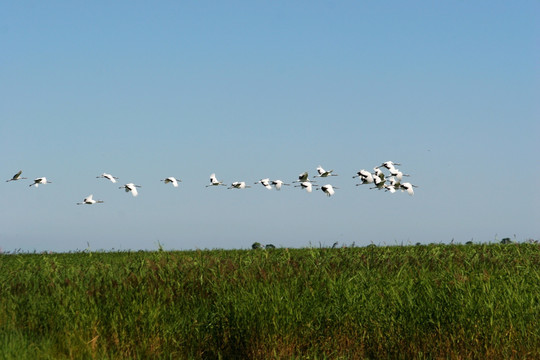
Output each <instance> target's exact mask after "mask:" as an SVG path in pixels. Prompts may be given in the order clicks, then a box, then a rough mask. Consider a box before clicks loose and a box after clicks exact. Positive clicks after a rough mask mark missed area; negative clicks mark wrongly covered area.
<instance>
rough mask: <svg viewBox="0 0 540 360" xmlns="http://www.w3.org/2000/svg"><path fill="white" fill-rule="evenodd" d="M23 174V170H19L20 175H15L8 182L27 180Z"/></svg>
mask: <svg viewBox="0 0 540 360" xmlns="http://www.w3.org/2000/svg"><path fill="white" fill-rule="evenodd" d="M21 174H22V170H19V172H18V173H16V174H15V175H13V177H12V178H11V179H9V180H6V182H10V181H17V180H23V179H26V178H25V177H21Z"/></svg>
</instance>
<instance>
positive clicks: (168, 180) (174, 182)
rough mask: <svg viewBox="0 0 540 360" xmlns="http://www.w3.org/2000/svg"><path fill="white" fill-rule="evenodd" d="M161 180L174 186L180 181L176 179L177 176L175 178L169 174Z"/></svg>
mask: <svg viewBox="0 0 540 360" xmlns="http://www.w3.org/2000/svg"><path fill="white" fill-rule="evenodd" d="M161 181H163V182H164V183H165V184H169V183H171V184H172V186H174V187H178V182H182V180H180V179H177V178H175V177H173V176H170V177H168V178H166V179H163V180H161Z"/></svg>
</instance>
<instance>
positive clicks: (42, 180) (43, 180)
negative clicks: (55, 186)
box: [28, 177, 52, 187]
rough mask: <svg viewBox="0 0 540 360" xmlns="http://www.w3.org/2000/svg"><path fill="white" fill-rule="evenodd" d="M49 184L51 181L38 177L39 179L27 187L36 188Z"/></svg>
mask: <svg viewBox="0 0 540 360" xmlns="http://www.w3.org/2000/svg"><path fill="white" fill-rule="evenodd" d="M51 183H52V181H49V180H47V178H46V177H40V178H37V179H34V183H33V184H30V185H28V186H35V187H38V186H39V184H51Z"/></svg>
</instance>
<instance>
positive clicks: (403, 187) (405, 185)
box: [401, 182, 418, 196]
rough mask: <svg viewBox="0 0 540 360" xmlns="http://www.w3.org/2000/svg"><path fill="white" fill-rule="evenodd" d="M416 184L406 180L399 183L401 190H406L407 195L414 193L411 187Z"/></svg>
mask: <svg viewBox="0 0 540 360" xmlns="http://www.w3.org/2000/svg"><path fill="white" fill-rule="evenodd" d="M417 187H418V186H416V185H413V184H411V183H410V182H406V183H403V184H401V191H406V192H407V193H408V194H409V195H411V196H412V195H414V190H413V188H417Z"/></svg>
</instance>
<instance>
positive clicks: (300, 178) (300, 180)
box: [293, 171, 311, 183]
mask: <svg viewBox="0 0 540 360" xmlns="http://www.w3.org/2000/svg"><path fill="white" fill-rule="evenodd" d="M306 181H307V182H311V180H309V178H308V172H307V171H304V172H303V173H301V174H300V175H298V180H295V181H293V182H295V183H296V182H297V183H303V182H306Z"/></svg>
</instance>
